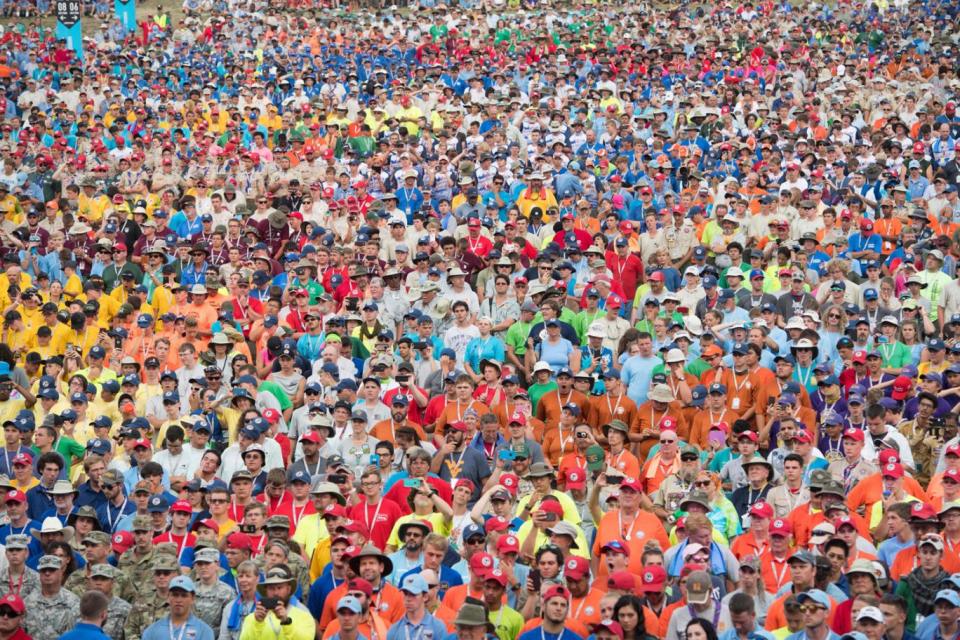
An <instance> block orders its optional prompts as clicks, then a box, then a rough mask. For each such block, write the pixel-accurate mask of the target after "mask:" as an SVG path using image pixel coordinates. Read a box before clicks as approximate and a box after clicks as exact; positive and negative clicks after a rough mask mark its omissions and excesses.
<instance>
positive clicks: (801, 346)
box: [790, 338, 820, 360]
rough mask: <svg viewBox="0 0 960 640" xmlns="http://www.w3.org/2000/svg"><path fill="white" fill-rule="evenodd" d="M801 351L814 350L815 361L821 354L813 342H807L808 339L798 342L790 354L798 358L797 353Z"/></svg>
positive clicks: (791, 348)
mask: <svg viewBox="0 0 960 640" xmlns="http://www.w3.org/2000/svg"><path fill="white" fill-rule="evenodd" d="M799 349H812V350H813V359H814V360H816V359H817V356H818V355H819V354H820V348H819V347H817V345H815V344H813V342H812V341H810V340H807V339H806V338H801V339H799V340H797V344H795V345H793V346H792V347H790V353H791V354H793V357H794V358H796V357H797V351H798V350H799Z"/></svg>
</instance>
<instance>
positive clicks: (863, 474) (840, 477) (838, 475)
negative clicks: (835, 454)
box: [827, 457, 877, 493]
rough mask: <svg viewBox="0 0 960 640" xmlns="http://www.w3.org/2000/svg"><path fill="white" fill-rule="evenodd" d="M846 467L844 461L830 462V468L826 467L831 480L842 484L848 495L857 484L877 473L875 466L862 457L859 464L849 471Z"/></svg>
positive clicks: (847, 465)
mask: <svg viewBox="0 0 960 640" xmlns="http://www.w3.org/2000/svg"><path fill="white" fill-rule="evenodd" d="M848 467H849V464H848V463H847V461H846V459H844V460H837V461H836V462H831V463H830V466H829V467H827V470H828V471H829V472H830V475H831V476H833V479H834V480H836V481H837V482H839V483H840V484H842V485H843V488H844V489H845V490H846V491H847V493H849V492H850V490H851V489H852V488H853V487H854V486H856V484H857V483H858V482H860V481H861V480H865V479H866V478H868V477H869V476H872V475H873V474H875V473H876V472H877V465H875V464H874V463H872V462H869V461H867V460H866V459H864V458H863V457H861V458H860V460H859V462H857V464H855V465H853V467H851V468H849V469H848Z"/></svg>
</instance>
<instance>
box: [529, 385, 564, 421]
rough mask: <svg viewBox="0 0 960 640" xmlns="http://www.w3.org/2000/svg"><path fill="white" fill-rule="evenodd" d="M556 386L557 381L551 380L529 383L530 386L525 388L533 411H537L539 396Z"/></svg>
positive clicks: (556, 387)
mask: <svg viewBox="0 0 960 640" xmlns="http://www.w3.org/2000/svg"><path fill="white" fill-rule="evenodd" d="M558 388H559V387H558V386H557V383H556V382H555V381H553V380H551V381H550V382H548V383H546V384H539V383H537V384H532V385H530V388H529V389H527V395H529V396H530V404H531V405H532V407H533V412H534V413H536V412H537V403H538V402H540V398H542V397H543V396H544V395H546V394H547V393H549V392H550V391H553V390H554V389H558Z"/></svg>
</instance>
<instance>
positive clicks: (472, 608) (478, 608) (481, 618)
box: [453, 603, 494, 631]
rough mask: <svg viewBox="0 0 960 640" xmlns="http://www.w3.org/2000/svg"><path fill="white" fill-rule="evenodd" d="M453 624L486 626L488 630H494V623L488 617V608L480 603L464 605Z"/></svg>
mask: <svg viewBox="0 0 960 640" xmlns="http://www.w3.org/2000/svg"><path fill="white" fill-rule="evenodd" d="M453 624H454V626H462V627H486V628H487V631H493V630H494V626H493V623H492V622H490V620H489V619H488V618H487V610H486V608H484V607H483V606H482V605H479V604H469V603H468V604H464V605H462V606H461V607H460V611H459V612H458V613H457V617H456V618H455V619H454V621H453Z"/></svg>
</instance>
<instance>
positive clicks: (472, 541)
mask: <svg viewBox="0 0 960 640" xmlns="http://www.w3.org/2000/svg"><path fill="white" fill-rule="evenodd" d="M486 541H487V539H486V538H480V537H473V538H470V539H469V540H467V544H484V543H486Z"/></svg>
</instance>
